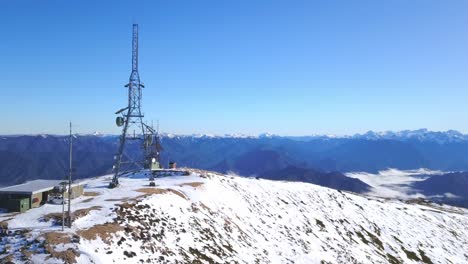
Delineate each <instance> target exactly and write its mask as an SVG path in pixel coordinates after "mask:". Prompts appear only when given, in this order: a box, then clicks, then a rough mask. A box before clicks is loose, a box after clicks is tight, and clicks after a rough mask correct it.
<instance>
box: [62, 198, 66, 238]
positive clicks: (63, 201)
mask: <svg viewBox="0 0 468 264" xmlns="http://www.w3.org/2000/svg"><path fill="white" fill-rule="evenodd" d="M63 194H64V192H62V231H63V228H64V226H65V199H64V198H65V197H63Z"/></svg>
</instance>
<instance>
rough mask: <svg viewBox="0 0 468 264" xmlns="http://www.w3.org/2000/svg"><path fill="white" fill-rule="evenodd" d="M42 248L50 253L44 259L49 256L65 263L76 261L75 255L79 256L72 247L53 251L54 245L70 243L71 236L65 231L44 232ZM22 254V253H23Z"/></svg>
mask: <svg viewBox="0 0 468 264" xmlns="http://www.w3.org/2000/svg"><path fill="white" fill-rule="evenodd" d="M44 238H45V241H44V248H45V250H46V251H47V252H48V253H49V254H50V256H48V257H47V258H46V260H48V259H50V258H56V259H60V260H63V261H64V262H65V263H76V262H77V261H76V257H78V256H80V253H79V252H77V251H76V250H75V249H73V248H67V249H66V250H64V251H55V246H56V245H59V244H69V243H71V237H70V235H69V234H67V233H60V232H49V233H45V234H44ZM23 254H24V253H23Z"/></svg>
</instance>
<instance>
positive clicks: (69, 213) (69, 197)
mask: <svg viewBox="0 0 468 264" xmlns="http://www.w3.org/2000/svg"><path fill="white" fill-rule="evenodd" d="M72 150H73V136H72V123H71V122H70V167H69V173H68V217H67V218H68V227H69V228H71V193H72V189H71V183H72V170H73V167H72V166H73V165H72Z"/></svg>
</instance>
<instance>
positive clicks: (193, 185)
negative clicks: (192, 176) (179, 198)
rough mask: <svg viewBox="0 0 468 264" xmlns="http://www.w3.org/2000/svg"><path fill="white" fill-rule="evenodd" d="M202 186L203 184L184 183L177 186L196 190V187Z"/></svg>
mask: <svg viewBox="0 0 468 264" xmlns="http://www.w3.org/2000/svg"><path fill="white" fill-rule="evenodd" d="M202 185H203V182H186V183H182V184H179V186H180V187H183V186H192V187H193V188H197V187H200V186H202Z"/></svg>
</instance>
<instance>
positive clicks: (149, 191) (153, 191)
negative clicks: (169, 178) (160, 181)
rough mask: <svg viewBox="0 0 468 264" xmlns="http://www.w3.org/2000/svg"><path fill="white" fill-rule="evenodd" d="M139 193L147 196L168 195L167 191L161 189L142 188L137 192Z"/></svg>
mask: <svg viewBox="0 0 468 264" xmlns="http://www.w3.org/2000/svg"><path fill="white" fill-rule="evenodd" d="M136 191H137V192H142V193H147V194H164V193H167V190H166V189H159V188H140V189H138V190H136Z"/></svg>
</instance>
